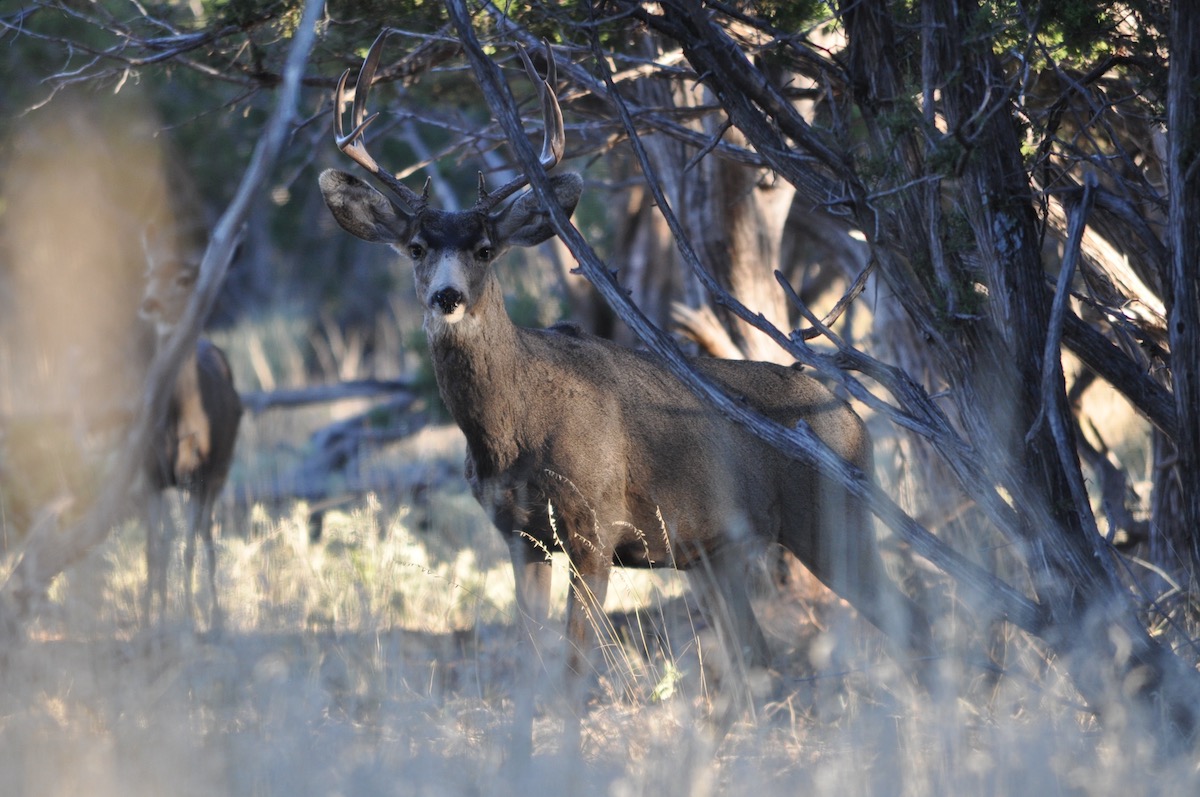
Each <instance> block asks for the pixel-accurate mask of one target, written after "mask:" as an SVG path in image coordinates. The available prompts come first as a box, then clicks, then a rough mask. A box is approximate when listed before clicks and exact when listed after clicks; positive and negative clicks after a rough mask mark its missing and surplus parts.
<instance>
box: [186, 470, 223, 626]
mask: <svg viewBox="0 0 1200 797" xmlns="http://www.w3.org/2000/svg"><path fill="white" fill-rule="evenodd" d="M208 486H209V485H205V487H206V489H204V490H203V491H202V493H201V496H200V500H198V501H193V503H192V512H193V515H192V528H191V530H190V532H189V534H188V539H189V540H191V541H193V542H194V540H195V539H196V537H197V535H199V537H200V539H201V540H202V541H203V542H204V558H205V560H206V563H207V565H208V595H209V629H210V630H212V631H218V630H220V628H221V624H222V621H223V619H224V618H223V617H222V615H221V606H220V604H219V603H218V601H217V548H216V544H215V542H214V541H213V505H214V503H215V502H216V493H217V491H216V490H211V489H207V487H208ZM192 547H193V548H194V545H193V546H192ZM191 583H192V576H191V573H190V567H189V573H188V585H189V586H190V585H191Z"/></svg>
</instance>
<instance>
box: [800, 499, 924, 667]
mask: <svg viewBox="0 0 1200 797" xmlns="http://www.w3.org/2000/svg"><path fill="white" fill-rule="evenodd" d="M829 503H831V504H833V503H834V502H833V501H830V502H829ZM839 504H840V506H841V507H842V508H843V509H844V510H845V517H846V526H845V529H844V531H843V533H841V534H834V535H824V536H822V537H819V538H818V535H815V534H811V535H807V539H808V543H807V544H796V543H797V541H796V540H795V539H790V540H789V539H781V540H780V542H782V543H784V544H785V545H786V546H787V547H788V549H789V550H791V551H792V553H794V554H796V556H797V557H799V559H800V561H802V562H803V563H804V564H805V566H806V567H808V569H809V570H810V571H812V574H813V575H815V576H816V577H817V578H818V579H820V580H821V581H822V582H823V583H824V584H825V585H826V586H828V587H829V588H830V589H832V590H833V591H834V592H836V593H837V594H838V595H840V596H841V597H843V598H845V599H846V600H847V601H849V603H850V605H851V606H853V607H854V608H855V609H856V610H857V611H858V613H859V614H860V615H862V616H863V618H865V619H866V620H867V621H868V622H870V623H871V624H872V625H874V626H875V627H876V628H878V629H879V630H880V631H882V632H883V633H884V634H886V635H887V636H888V638H889V639H890V640H891V641H892V642H893V643H895V645H896V647H898V648H899V649H898V650H897V649H896V648H893V651H892V652H893V653H894V654H899V655H897V658H898V659H899V660H900V662H901V663H902V664H906V665H908V664H916V665H917V666H916V667H915V669H916V674H917V677H918V679H919V680H921V681H922V683H924V684H925V685H926V686H929V685H930V681H929V678H930V677H931V675H932V673H931V672H928V671H927V668H926V667H925V666H923V663H922V662H924V660H927V659H928V658H929V657H931V656H932V655H933V652H934V651H933V642H932V635H931V633H930V628H929V619H928V617H927V616H926V614H925V611H924V609H922V608H921V607H920V606H918V605H917V604H916V603H915V602H914V601H913V600H912V599H911V598H909V597H908V596H907V595H905V594H904V593H903V592H901V591H900V589H899V587H897V586H896V585H895V584H894V583H893V582H892V580H891V579H890V578H889V577H888V575H887V571H886V570H885V568H884V566H883V560H882V559H880V557H879V550H878V547H877V545H876V542H875V529H874V523H873V521H872V519H871V516H870V515H869V514H867V513H865V512H864V511H863V510H861V509H859V508H856V507H852V506H849V505H847V504H844V503H840V502H839ZM834 505H835V506H837V505H838V504H834ZM826 511H827V512H828V511H830V508H829V507H826ZM905 658H907V659H909V660H910V661H905V660H904V659H905Z"/></svg>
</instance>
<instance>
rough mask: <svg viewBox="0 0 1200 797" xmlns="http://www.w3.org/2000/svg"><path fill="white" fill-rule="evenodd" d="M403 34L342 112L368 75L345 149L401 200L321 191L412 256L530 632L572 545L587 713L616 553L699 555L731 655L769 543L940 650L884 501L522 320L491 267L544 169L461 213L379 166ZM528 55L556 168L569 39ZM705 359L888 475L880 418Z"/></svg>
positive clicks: (593, 348)
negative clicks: (752, 568)
mask: <svg viewBox="0 0 1200 797" xmlns="http://www.w3.org/2000/svg"><path fill="white" fill-rule="evenodd" d="M385 35H386V34H382V35H380V37H379V38H378V39H376V41H375V44H374V45H373V46H372V48H371V50H370V52H369V53H368V55H367V58H366V60H365V62H364V63H363V66H362V69H361V71H360V73H359V76H358V81H357V84H356V86H355V97H354V107H353V124H354V128H353V129H352V130H351V131H350V132H349V133H343V130H342V122H341V109H342V107H343V105H344V104H345V103H346V102H347V92H346V80H347V76H348V74H349V73H347V74H345V75H343V76H342V79H341V82H340V84H339V86H338V90H337V94H336V96H335V98H334V113H335V117H336V119H337V123H336V127H337V132H338V136H337V144H338V146H339V147H340V148H341V149H342V151H343V152H345V153H346V154H347V155H348V156H350V158H352V159H353V160H354V161H355V162H356V163H358V164H359V165H360V166H362V167H363V168H365V169H366V170H367V171H368V172H370V173H371V174H373V175H374V176H375V177H376V178H378V179H379V180H380V181H381V182H383V183H384V184H385V185H386V186H387V187H388V188H389V189H390V190H391V191H392V192H393V193H394V194H395V196H394V198H388V197H386V196H384V195H383V194H382V193H380V192H379V191H377V190H376V189H374V188H373V187H371V186H370V185H369V184H367V183H366V182H364V181H363V180H361V179H359V178H357V177H354V176H352V175H349V174H346V173H343V172H339V171H335V170H332V169H331V170H327V171H325V172H324V173H322V174H321V177H320V186H321V190H322V192H323V194H324V196H325V201H326V204H328V206H329V208H330V210H331V212H332V213H333V215H334V217H335V218H336V219H337V221H338V223H339V224H341V226H342V227H343V228H345V229H346V230H347V231H349V232H351V233H353V234H354V235H356V236H358V237H360V238H363V239H365V240H367V241H376V242H382V243H386V244H390V245H391V246H393V247H394V248H395V250H396V251H397V252H399V253H400V254H401V255H402V256H403V257H405V258H407V259H408V260H409V261H410V262H411V263H412V265H413V269H414V274H415V277H416V289H417V294H418V297H419V299H420V301H421V303H422V305H423V306H424V308H425V309H424V313H425V317H424V326H425V331H426V334H427V336H428V339H429V350H430V355H431V357H432V360H433V367H434V372H435V375H436V377H437V383H438V387H439V389H440V391H441V395H442V398H443V399H444V401H445V404H446V407H447V408H448V409H449V411H450V413H451V414H452V415H453V417H454V419H455V421H456V422H457V423H458V425H459V426H460V427H461V428H462V430H463V433H464V434H465V435H466V439H467V445H468V456H467V463H466V471H467V477H468V479H469V480H470V482H471V486H472V488H473V490H474V493H475V496H476V498H478V500H479V502H480V503H481V504H482V505H483V507H484V508H485V510H487V511H488V512H489V514H490V516H491V519H492V522H493V523H494V524H495V526H496V528H497V529H499V530H500V532H501V533H502V534H503V536H504V538H505V540H506V542H507V543H508V546H509V550H510V553H511V556H512V561H513V568H514V570H515V573H516V581H517V592H516V596H517V603H518V607H519V609H520V612H521V614H522V617H523V618H524V621H525V623H526V629H527V630H529V631H531V632H532V631H533V629H534V628H535V627H536V626H537V625H538V624H540V623H542V622H543V621H544V620H545V619H546V617H547V615H548V612H549V600H550V599H549V588H550V575H551V568H550V562H549V560H548V556H547V552H548V551H549V550H553V549H565V550H566V553H567V556H568V557H569V560H570V578H571V586H572V589H571V590H570V592H569V598H568V608H567V638H568V642H569V644H570V646H571V647H570V650H569V652H568V668H569V671H570V673H571V674H573V675H569V677H568V684H569V687H568V697H569V700H570V701H571V702H572V704H573V705H572V708H573V709H574V710H575V711H576V712H581V711H582V697H583V689H584V686H583V682H584V680H585V679H584V678H583V677H581V676H584V675H585V674H586V673H587V672H588V671H589V669H590V667H591V665H592V662H591V661H590V657H591V656H592V655H593V650H594V648H595V646H596V634H595V627H596V625H597V624H599V623H602V622H603V620H602V619H597V618H600V616H601V612H602V611H603V604H604V598H605V593H606V591H607V588H608V581H609V574H610V570H611V569H612V567H613V566H614V565H619V566H625V567H678V568H681V569H690V570H691V571H692V572H693V573H694V574H695V575H696V576H698V578H696V579H695V580H696V581H697V582H698V583H697V587H698V590H697V592H698V594H699V595H701V598H702V600H704V601H705V602H706V606H707V608H708V609H709V611H710V614H711V615H712V617H713V619H714V625H715V626H716V628H717V629H718V632H719V634H720V635H721V638H722V640H723V643H724V645H725V647H726V652H727V653H728V654H729V655H730V657H731V658H732V659H733V660H734V661H741V662H742V663H743V664H744V665H746V666H753V667H758V666H763V665H765V664H766V663H767V659H768V651H767V645H766V641H765V639H764V637H763V634H762V631H761V629H760V628H759V625H758V622H757V620H756V619H755V616H754V613H753V610H752V607H751V603H750V595H749V593H748V592H747V583H748V582H749V581H750V579H749V578H748V573H747V569H748V566H749V561H750V559H751V558H752V557H753V556H754V555H755V554H756V553H757V552H758V551H760V550H761V549H762V548H763V547H764V546H765V545H766V544H767V543H769V542H779V543H781V544H783V545H784V546H785V547H787V548H788V549H789V550H790V551H792V552H793V553H794V554H795V555H796V556H797V557H799V558H800V560H801V561H803V562H804V564H805V565H806V566H807V567H808V568H809V569H810V570H811V571H812V572H813V573H814V574H815V575H816V576H817V577H818V578H820V579H821V580H822V581H823V582H825V583H826V584H827V585H828V586H829V587H831V588H832V589H833V590H834V591H835V592H837V593H838V594H839V595H841V596H843V597H844V598H846V599H847V600H848V601H849V602H850V603H851V604H852V605H853V606H854V607H855V608H856V609H857V610H858V611H859V612H860V613H861V614H862V615H863V616H864V617H866V618H867V619H868V620H870V621H871V622H872V623H874V624H875V625H877V626H878V627H880V628H881V629H883V630H885V631H887V632H888V633H890V634H892V635H893V636H894V637H896V638H897V639H898V640H900V642H901V644H902V645H903V646H904V647H905V652H907V653H909V654H911V655H913V656H925V655H927V654H928V652H929V648H930V631H929V624H928V622H927V620H926V617H925V614H924V612H923V611H922V609H920V608H919V607H918V606H917V605H916V604H915V603H914V602H913V601H912V600H910V599H909V598H908V597H907V596H905V595H904V594H903V593H902V592H901V591H900V590H899V589H898V588H897V587H896V586H895V585H894V584H893V583H892V582H891V581H889V580H888V578H887V576H886V575H885V573H884V569H883V565H882V562H881V560H880V558H879V554H878V551H877V549H876V540H875V530H874V525H873V519H872V517H871V515H870V514H869V512H868V511H867V510H866V508H865V506H863V505H862V504H861V503H860V502H857V501H855V500H853V499H852V498H851V497H850V496H849V495H848V494H847V493H846V492H845V490H843V489H842V488H841V487H840V486H839V485H837V484H835V483H833V482H830V481H828V480H826V479H824V478H822V477H821V476H820V475H819V474H818V473H817V472H816V471H815V470H813V469H812V468H809V467H807V466H805V465H803V464H801V463H799V462H797V461H795V460H792V459H789V458H788V457H786V456H784V455H783V454H781V453H780V452H778V451H777V450H775V449H774V448H772V447H771V446H770V445H768V444H767V443H765V442H763V441H761V440H760V439H759V438H757V437H755V436H754V435H753V434H751V433H750V432H749V431H747V430H745V429H743V428H742V427H740V426H737V425H734V424H733V423H731V422H729V421H728V420H726V419H725V418H723V417H722V416H721V415H720V414H719V413H717V412H716V411H715V410H714V409H712V408H711V407H710V406H709V405H707V404H706V403H705V402H703V401H702V400H701V399H699V398H697V397H696V396H695V395H694V394H693V393H691V392H690V391H689V390H688V389H687V388H686V387H685V386H684V385H683V384H682V383H680V382H679V381H678V380H677V379H676V378H675V377H674V376H672V375H671V374H670V373H668V372H667V371H666V369H665V368H664V367H662V366H661V365H660V364H659V363H658V362H657V361H656V360H655V359H654V358H653V357H651V356H649V355H647V354H645V353H642V352H637V351H634V350H631V349H628V348H623V347H620V346H618V345H616V344H613V343H611V342H609V341H606V340H603V339H600V338H597V337H594V336H592V335H588V334H586V333H584V332H582V331H581V330H579V329H578V328H576V327H573V326H569V325H560V326H558V327H553V328H550V329H522V328H518V327H517V326H515V325H514V324H513V322H512V320H511V319H510V318H509V316H508V314H507V312H506V310H505V306H504V299H503V291H502V289H501V286H500V283H499V281H498V280H497V278H496V274H495V271H494V269H493V268H492V264H493V263H494V262H495V260H496V259H497V258H498V257H500V256H501V255H502V254H503V253H504V252H505V251H506V250H507V249H508V248H509V247H512V246H534V245H536V244H539V243H541V242H543V241H545V240H547V239H548V238H550V237H551V236H552V235H553V234H554V230H553V228H552V227H551V226H550V223H549V221H548V220H547V217H546V212H545V210H544V209H543V208H542V207H541V206H540V204H539V201H538V199H537V197H536V196H535V195H534V194H533V193H532V192H527V193H525V194H523V195H522V196H520V197H518V198H517V199H516V200H515V201H513V202H511V203H509V204H503V203H504V202H505V200H507V199H508V198H509V197H510V196H512V195H513V194H514V193H516V192H517V191H518V190H519V189H521V188H522V187H524V186H525V185H526V184H527V183H528V179H527V178H525V177H518V178H517V179H515V180H513V181H512V182H510V183H508V184H507V185H504V186H503V187H501V188H498V189H496V190H494V191H490V192H489V191H487V190H486V188H485V187H484V186H483V183H482V177H481V179H480V188H479V198H478V200H477V201H476V202H475V204H474V206H473V207H471V208H469V209H467V210H463V211H459V212H447V211H442V210H438V209H435V208H432V207H430V206H429V203H428V197H427V194H417V193H416V192H414V191H412V190H411V189H409V188H408V187H406V186H404V185H403V184H402V183H400V182H399V181H398V180H396V179H395V178H394V177H393V176H392V174H390V173H389V172H388V171H387V170H385V169H382V168H380V167H379V166H378V165H377V164H376V162H375V160H374V158H372V157H371V155H370V154H368V152H367V150H366V148H365V144H364V142H363V130H364V129H365V128H366V127H367V125H369V124H370V123H371V121H372V120H373V119H374V118H375V116H371V117H367V111H366V96H367V92H368V90H369V88H370V86H371V82H372V80H373V78H374V74H375V70H376V68H377V64H378V61H379V53H380V48H381V45H382V43H383V40H384V37H385ZM521 55H522V58H523V60H524V61H525V68H526V71H527V72H528V73H529V75H530V78H531V79H532V80H533V81H534V84H535V85H536V86H537V88H538V91H539V94H540V97H541V104H542V111H543V116H544V123H545V139H544V143H543V148H542V155H541V162H542V166H543V167H544V168H546V169H550V168H552V167H553V166H554V165H555V164H556V163H557V162H558V161H559V159H560V158H561V157H562V154H563V149H564V143H565V141H564V139H565V137H564V132H563V121H562V114H561V112H560V110H559V106H558V101H557V99H556V98H555V96H554V88H553V86H554V81H555V77H554V75H555V70H554V59H553V54H552V52H551V51H550V49H549V46H547V48H546V61H547V66H548V77H547V79H546V80H542V79H541V78H540V77H539V76H538V74H537V72H536V71H535V69H534V67H533V65H532V63H531V62H530V60H529V57H528V56H527V55H526V54H525V53H524V52H523V51H522V52H521ZM550 183H551V185H552V187H553V190H554V194H555V199H556V201H557V202H558V203H559V204H560V205H561V206H562V208H563V209H564V210H566V211H567V212H568V213H570V212H572V211H573V210H574V208H575V205H576V203H577V202H578V200H579V197H580V193H581V191H582V186H583V181H582V180H581V178H580V177H579V175H577V174H561V175H557V176H555V177H552V178H551V180H550ZM693 365H694V366H695V368H696V369H697V370H698V371H700V372H701V373H703V374H704V375H705V376H707V377H708V378H709V379H711V380H712V381H713V382H715V383H717V384H718V385H719V386H720V387H721V388H723V389H724V390H725V391H727V392H728V393H729V394H731V395H734V396H738V397H741V398H742V400H743V401H745V402H746V403H748V404H749V405H751V406H752V407H754V408H755V409H757V410H758V411H759V412H761V413H762V414H764V415H765V416H767V417H769V418H771V419H772V420H774V421H777V422H779V423H781V424H785V425H788V426H795V425H796V424H800V423H807V424H808V425H809V426H811V427H812V429H813V430H814V431H815V432H816V434H817V435H818V436H819V437H820V438H821V439H822V440H824V441H825V442H826V443H827V444H828V445H829V446H830V447H831V448H833V450H835V451H836V452H838V453H839V454H840V455H841V456H842V457H844V458H845V459H846V460H848V461H849V462H851V463H853V464H855V465H857V466H858V467H859V468H862V469H863V470H864V471H867V472H870V470H871V457H872V451H871V441H870V439H869V438H868V435H867V430H866V428H865V426H864V424H863V423H862V421H861V420H860V419H859V417H858V416H857V415H856V414H855V413H854V411H853V410H852V409H851V408H850V407H849V406H848V405H847V404H846V403H845V402H843V401H842V400H840V399H838V398H837V397H836V396H834V395H833V394H832V393H831V392H830V391H829V390H828V389H826V388H825V387H824V386H823V385H822V384H820V383H819V382H817V381H816V380H814V379H812V378H810V377H808V376H806V375H805V374H803V373H801V372H800V371H799V370H796V369H793V368H786V367H780V366H776V365H771V364H767V363H757V362H747V361H741V362H735V361H730V360H713V359H696V360H694V361H693ZM534 661H535V659H534V658H533V657H532V656H530V657H528V658H527V659H526V660H525V664H524V666H523V669H524V670H532V669H534V664H533V662H534ZM525 677H526V679H527V681H531V680H532V675H529V674H526V676H525ZM530 689H532V687H530ZM515 726H516V727H515V729H514V739H515V743H516V745H517V747H518V751H517V752H518V755H528V753H529V750H530V745H531V742H530V738H529V735H530V732H531V730H532V698H531V697H530V696H529V694H521V693H518V708H517V716H516V721H515ZM567 733H568V736H569V737H573V739H574V742H575V745H576V749H577V746H578V741H579V719H578V716H577V715H576V716H571V717H568V719H567ZM565 744H570V742H569V741H568V742H566V743H565ZM565 749H570V748H569V747H568V748H565Z"/></svg>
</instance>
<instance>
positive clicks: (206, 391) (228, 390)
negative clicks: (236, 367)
mask: <svg viewBox="0 0 1200 797" xmlns="http://www.w3.org/2000/svg"><path fill="white" fill-rule="evenodd" d="M193 367H194V368H195V369H196V374H195V380H194V381H193V382H192V383H191V385H189V387H188V389H194V390H197V391H198V392H199V394H200V407H199V409H200V410H201V411H203V413H204V414H205V415H206V416H207V418H209V419H233V420H232V422H225V423H210V424H209V425H208V435H207V436H208V440H207V441H205V445H204V446H203V448H204V449H205V450H206V451H207V454H206V455H205V456H204V457H203V458H202V459H201V461H200V463H199V465H198V466H197V467H195V468H190V469H182V468H180V467H178V466H177V463H178V461H179V449H180V444H181V437H182V436H184V435H186V434H187V432H186V429H187V427H188V423H187V422H186V420H185V418H184V415H185V412H186V410H185V409H184V406H185V402H186V398H185V397H181V396H180V395H179V389H178V388H179V386H178V385H177V390H176V392H175V393H173V394H172V395H171V399H170V401H169V403H168V404H167V414H166V417H165V418H164V420H163V426H162V427H161V429H160V431H159V433H158V434H156V435H155V436H154V439H155V440H156V443H155V445H154V446H152V447H151V449H150V451H149V460H148V461H147V462H146V471H147V473H148V475H149V480H150V485H151V487H152V488H154V489H155V490H164V489H166V488H168V487H177V488H180V489H183V490H187V491H189V492H195V491H202V490H205V489H210V490H212V492H214V494H215V492H216V491H217V490H219V489H220V487H221V486H222V485H223V484H224V483H225V479H226V477H227V476H228V475H229V467H230V465H231V464H232V461H233V448H234V445H235V443H236V442H237V430H238V426H239V422H240V420H241V415H242V405H241V401H240V399H239V398H238V394H237V391H236V390H234V389H233V386H232V377H231V373H230V369H229V362H228V361H227V360H226V359H225V355H224V353H223V352H222V351H221V350H220V349H219V348H217V346H216V345H214V344H213V343H211V342H209V341H208V340H206V339H204V338H201V339H200V340H198V341H197V342H196V352H195V355H194V360H193V359H192V358H190V357H189V358H188V359H186V360H185V361H184V362H183V364H182V365H181V366H180V369H181V371H183V370H184V369H188V368H193ZM181 381H182V377H181Z"/></svg>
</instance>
